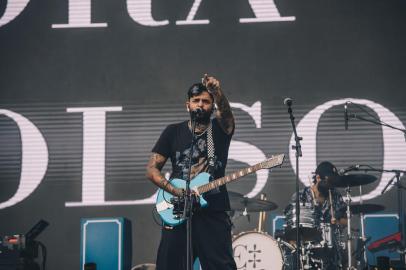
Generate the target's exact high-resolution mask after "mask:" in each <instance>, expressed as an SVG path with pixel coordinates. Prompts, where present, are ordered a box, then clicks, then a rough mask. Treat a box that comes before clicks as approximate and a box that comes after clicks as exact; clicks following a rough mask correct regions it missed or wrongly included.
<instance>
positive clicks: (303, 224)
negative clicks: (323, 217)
mask: <svg viewBox="0 0 406 270" xmlns="http://www.w3.org/2000/svg"><path fill="white" fill-rule="evenodd" d="M299 207H300V217H299V226H300V234H301V238H302V240H303V241H318V240H320V237H321V235H320V231H319V223H320V213H317V212H316V211H315V209H314V207H313V205H312V204H310V203H305V204H303V203H300V204H299ZM296 231H297V230H296V204H292V205H291V211H289V212H288V213H286V229H285V236H286V239H287V240H293V241H294V240H296Z"/></svg>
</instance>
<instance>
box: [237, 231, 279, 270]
mask: <svg viewBox="0 0 406 270" xmlns="http://www.w3.org/2000/svg"><path fill="white" fill-rule="evenodd" d="M233 252H234V260H235V263H236V264H237V269H243V270H251V269H255V270H258V269H265V270H283V269H285V268H284V255H283V251H282V248H281V247H280V245H279V242H278V241H276V240H275V239H274V238H272V237H271V236H270V235H268V234H266V233H260V232H243V233H241V234H239V235H237V236H236V237H235V238H234V240H233Z"/></svg>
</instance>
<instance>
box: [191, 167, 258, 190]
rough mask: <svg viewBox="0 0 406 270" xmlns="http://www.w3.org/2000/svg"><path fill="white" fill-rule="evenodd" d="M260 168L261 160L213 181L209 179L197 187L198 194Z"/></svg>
mask: <svg viewBox="0 0 406 270" xmlns="http://www.w3.org/2000/svg"><path fill="white" fill-rule="evenodd" d="M262 168H263V166H262V162H261V163H258V164H255V165H254V166H251V167H248V168H245V169H241V170H238V171H236V172H234V173H231V174H228V175H226V176H224V177H221V178H218V179H216V180H214V181H211V182H210V183H207V184H205V185H202V186H200V187H198V191H199V193H200V194H203V193H205V192H208V191H210V190H213V189H215V188H217V187H220V186H222V185H225V184H227V183H230V182H233V181H234V180H237V179H238V178H240V177H243V176H246V175H248V174H251V173H254V172H256V171H258V170H260V169H262Z"/></svg>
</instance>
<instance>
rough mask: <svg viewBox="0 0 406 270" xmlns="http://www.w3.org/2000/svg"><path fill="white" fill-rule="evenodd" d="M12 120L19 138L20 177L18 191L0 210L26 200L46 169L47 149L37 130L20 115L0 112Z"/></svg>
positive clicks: (2, 204)
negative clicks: (17, 129) (18, 132)
mask: <svg viewBox="0 0 406 270" xmlns="http://www.w3.org/2000/svg"><path fill="white" fill-rule="evenodd" d="M0 114H3V115H5V116H7V117H9V118H11V119H13V120H14V121H15V122H16V124H17V126H18V128H19V129H20V136H21V176H20V183H19V185H18V189H17V191H16V193H15V194H14V196H12V197H11V198H10V199H9V200H8V201H5V202H2V203H0V209H3V208H6V207H9V206H12V205H15V204H17V203H19V202H21V201H22V200H24V199H25V198H27V197H28V196H29V195H30V194H31V193H33V192H34V190H35V189H36V188H37V187H38V186H39V184H40V183H41V181H42V179H43V178H44V175H45V173H46V171H47V167H48V147H47V144H46V142H45V139H44V137H43V136H42V134H41V132H40V131H39V130H38V128H37V127H36V126H35V125H34V124H33V123H31V121H30V120H28V119H27V118H25V117H23V116H22V115H20V114H18V113H15V112H12V111H9V110H0Z"/></svg>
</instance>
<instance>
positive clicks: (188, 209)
mask: <svg viewBox="0 0 406 270" xmlns="http://www.w3.org/2000/svg"><path fill="white" fill-rule="evenodd" d="M195 118H196V116H195V115H194V114H193V112H191V113H190V126H191V129H192V144H191V146H190V153H189V169H188V175H187V178H186V192H185V195H184V196H185V208H184V211H183V217H184V218H185V219H186V269H187V270H192V269H193V246H192V216H193V204H194V202H193V200H194V196H193V195H192V192H191V190H190V181H191V179H190V175H191V171H192V157H193V147H194V142H195V127H196V119H195Z"/></svg>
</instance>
